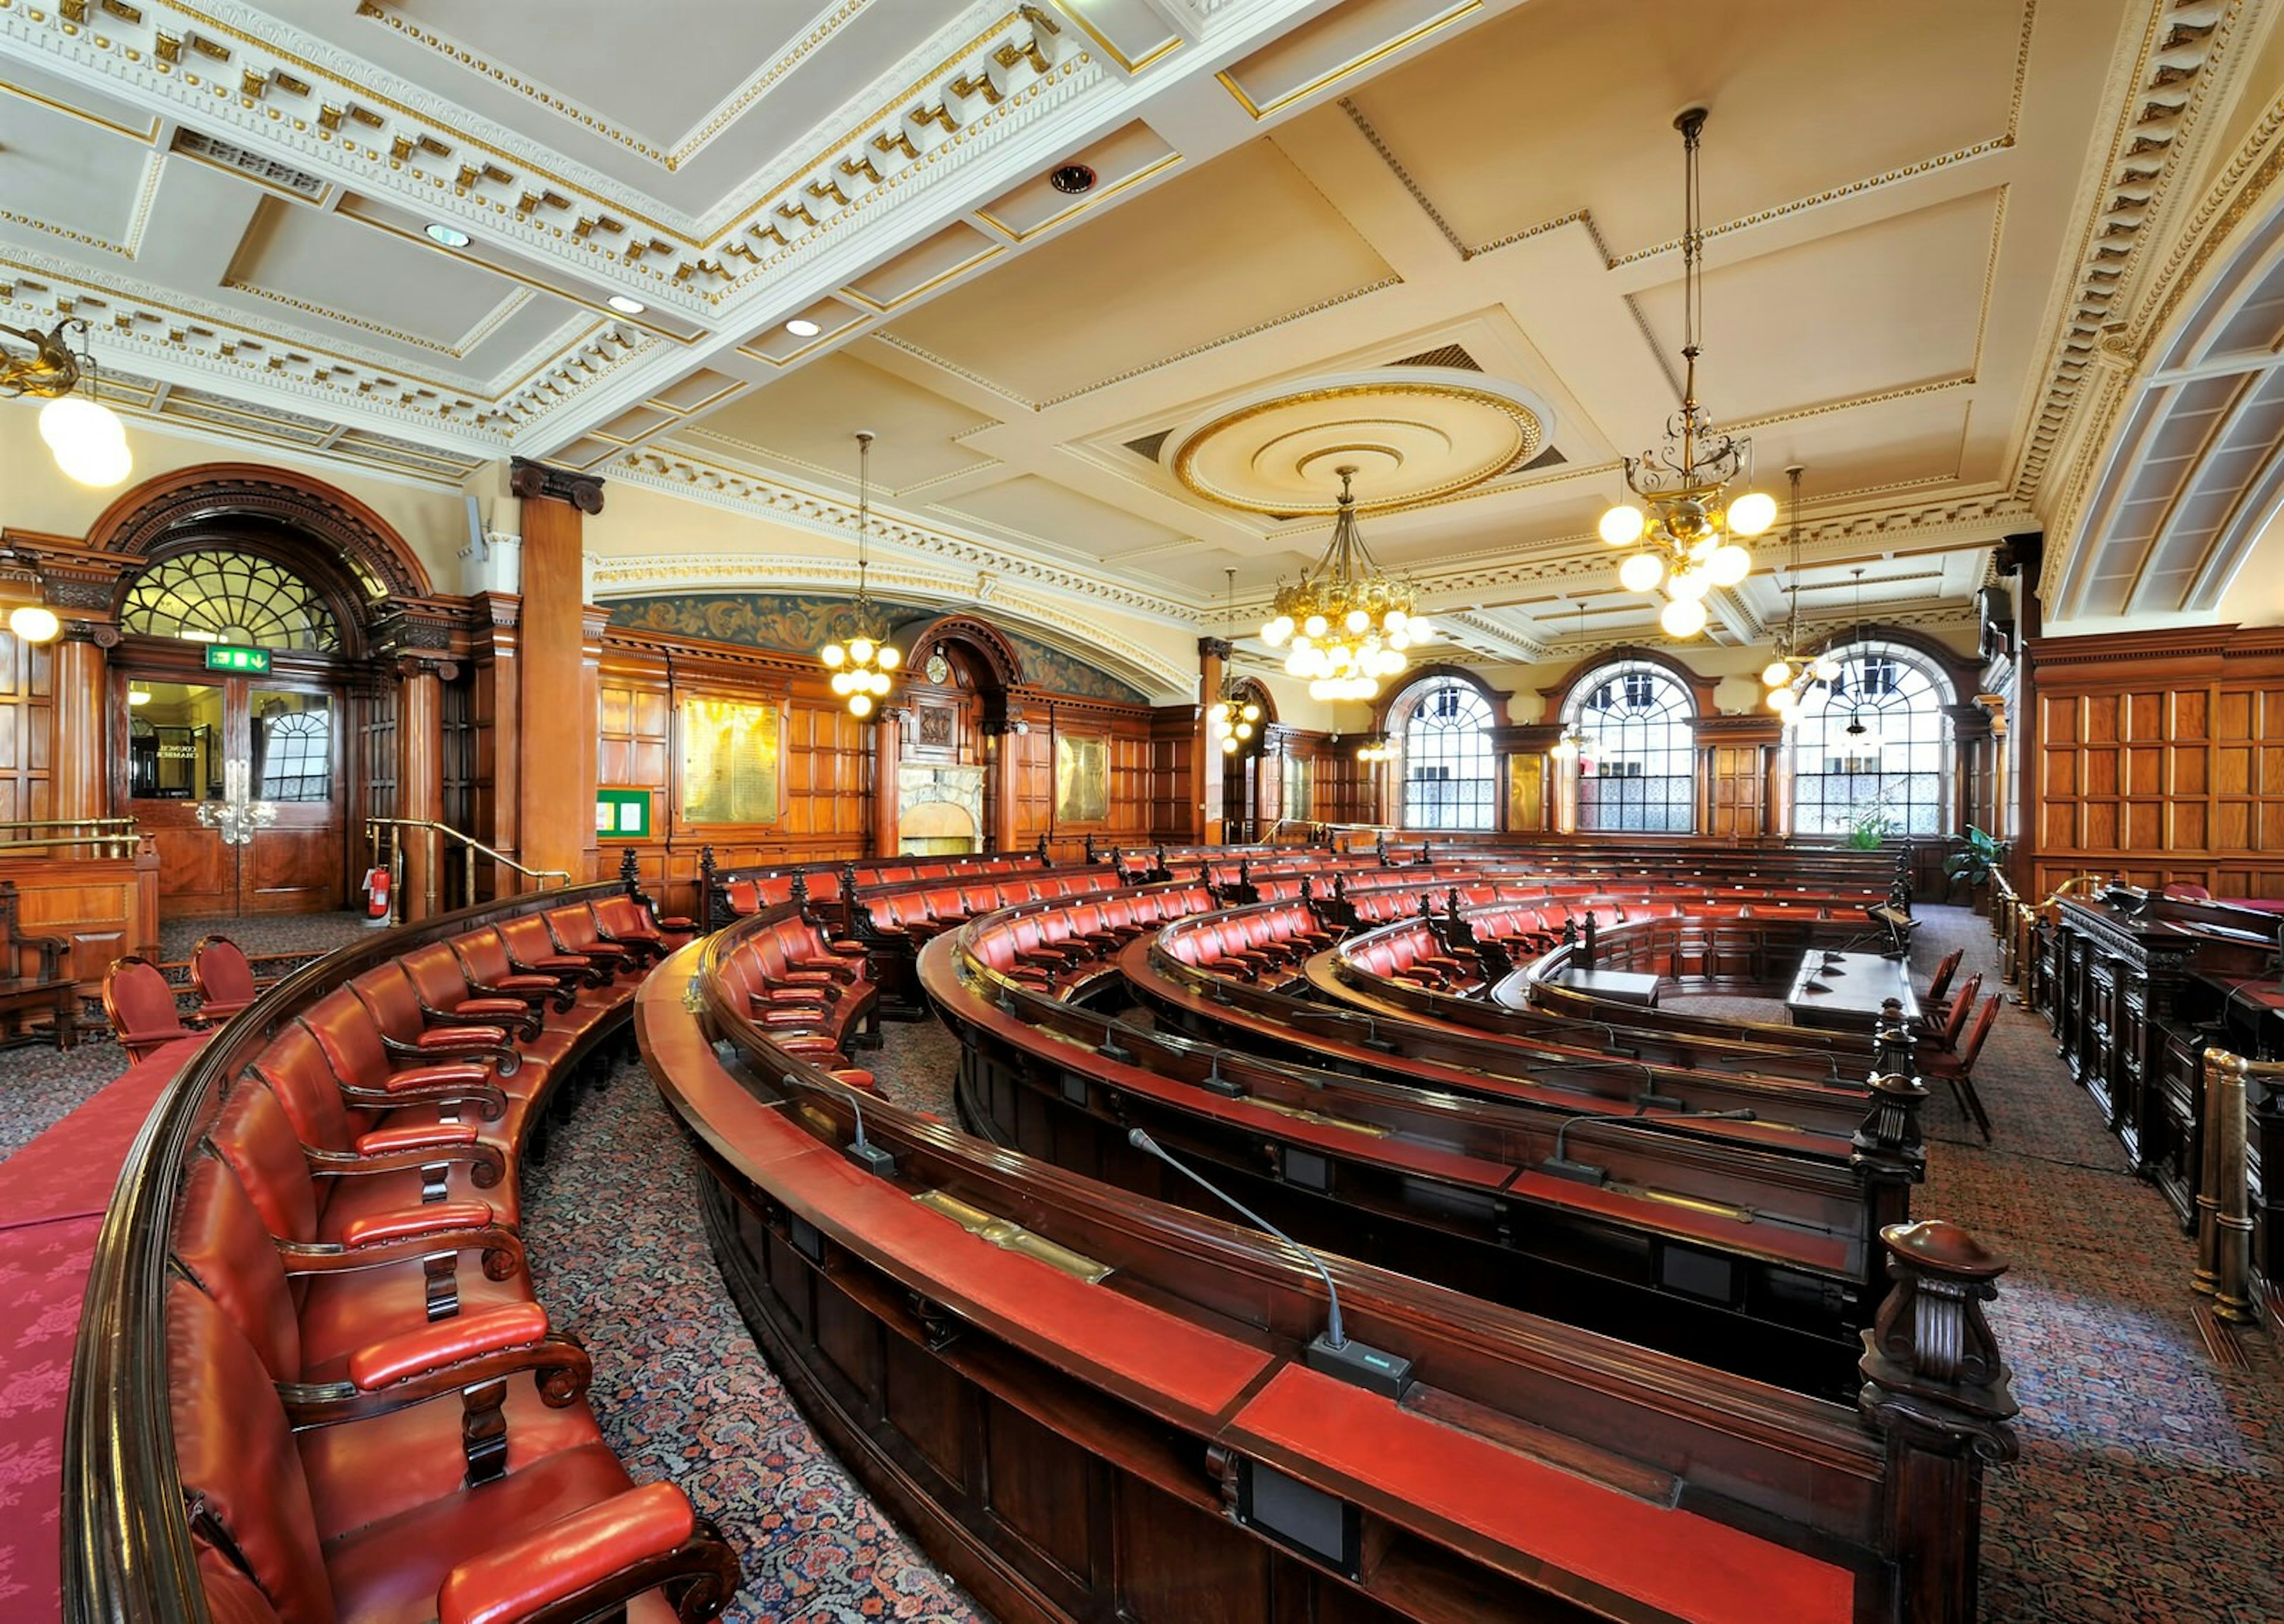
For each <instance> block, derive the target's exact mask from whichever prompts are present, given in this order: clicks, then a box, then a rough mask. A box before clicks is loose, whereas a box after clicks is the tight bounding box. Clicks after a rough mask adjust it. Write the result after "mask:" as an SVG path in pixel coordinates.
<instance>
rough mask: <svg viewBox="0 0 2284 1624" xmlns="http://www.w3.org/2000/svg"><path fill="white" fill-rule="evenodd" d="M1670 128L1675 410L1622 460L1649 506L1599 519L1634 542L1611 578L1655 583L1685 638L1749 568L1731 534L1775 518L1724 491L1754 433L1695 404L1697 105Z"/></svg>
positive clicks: (1607, 530) (1742, 471)
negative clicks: (1678, 215)
mask: <svg viewBox="0 0 2284 1624" xmlns="http://www.w3.org/2000/svg"><path fill="white" fill-rule="evenodd" d="M1673 127H1674V128H1675V129H1678V130H1679V131H1680V132H1681V144H1682V162H1683V177H1684V178H1683V191H1682V216H1683V225H1682V232H1681V293H1682V334H1683V337H1682V346H1681V358H1682V380H1683V381H1682V389H1681V410H1679V411H1678V412H1676V413H1674V415H1673V416H1672V417H1671V418H1670V419H1668V420H1667V423H1666V430H1665V449H1663V450H1662V451H1645V452H1643V453H1642V454H1641V456H1640V457H1628V458H1626V461H1625V478H1626V488H1627V489H1628V490H1630V491H1631V493H1632V494H1633V495H1634V496H1637V497H1639V498H1640V501H1641V502H1642V503H1644V504H1647V511H1644V510H1643V508H1642V507H1641V506H1638V505H1636V504H1634V503H1631V502H1620V503H1618V504H1616V505H1615V506H1613V507H1612V508H1611V509H1610V510H1609V511H1607V512H1606V513H1604V514H1603V515H1602V519H1601V523H1600V527H1599V528H1600V534H1601V537H1602V539H1603V540H1604V541H1605V542H1607V543H1609V544H1610V545H1611V546H1613V547H1635V546H1639V547H1640V549H1641V550H1640V551H1639V552H1635V553H1633V554H1631V556H1630V557H1628V558H1627V559H1626V561H1625V562H1624V563H1623V565H1621V566H1619V569H1618V581H1619V584H1621V585H1622V586H1623V587H1624V588H1625V589H1626V590H1627V591H1629V592H1641V593H1649V592H1654V591H1656V590H1658V589H1660V588H1661V587H1662V588H1663V589H1664V591H1665V595H1666V603H1665V606H1664V608H1663V609H1662V610H1661V611H1660V612H1659V614H1658V624H1659V625H1660V626H1661V627H1662V628H1663V629H1664V630H1665V633H1666V635H1667V636H1670V637H1676V638H1686V637H1693V636H1696V635H1697V634H1698V633H1699V632H1701V631H1703V630H1704V629H1705V624H1706V621H1707V620H1708V619H1709V616H1708V613H1707V611H1706V608H1705V600H1706V598H1707V597H1709V596H1710V595H1711V593H1712V591H1713V589H1715V588H1717V587H1733V586H1735V585H1736V584H1737V583H1738V582H1741V581H1742V580H1744V578H1745V577H1746V576H1747V575H1748V574H1751V573H1752V569H1753V555H1752V554H1751V553H1750V552H1748V551H1747V550H1745V549H1744V548H1743V547H1741V546H1740V545H1739V544H1738V543H1739V542H1740V540H1742V539H1744V538H1748V537H1751V536H1756V535H1760V534H1761V533H1762V532H1763V531H1764V530H1766V529H1767V528H1768V527H1770V526H1771V525H1772V524H1774V523H1775V522H1776V519H1777V504H1776V499H1775V498H1774V497H1773V496H1769V495H1767V494H1766V493H1765V492H1763V491H1757V490H1748V491H1745V492H1743V493H1742V494H1740V495H1739V496H1730V495H1729V487H1730V486H1731V485H1732V484H1733V483H1734V482H1735V481H1736V480H1737V479H1738V478H1739V477H1740V475H1742V476H1744V477H1745V478H1747V479H1748V480H1749V479H1750V477H1751V468H1752V449H1753V442H1752V441H1750V440H1748V439H1745V438H1742V437H1740V436H1738V435H1735V434H1719V433H1714V430H1713V422H1712V419H1711V418H1709V417H1708V416H1707V415H1706V412H1705V409H1704V408H1703V407H1701V406H1700V405H1699V404H1698V403H1697V357H1698V355H1699V354H1700V353H1701V349H1702V342H1701V340H1702V333H1703V324H1704V289H1703V271H1702V268H1701V260H1702V258H1703V254H1704V246H1705V228H1704V220H1703V214H1702V209H1701V204H1700V200H1699V196H1698V183H1697V152H1698V138H1699V137H1700V136H1701V135H1702V134H1703V132H1704V129H1705V109H1704V108H1702V107H1692V108H1690V109H1689V110H1688V111H1687V112H1686V113H1683V114H1682V115H1681V116H1680V117H1679V118H1677V119H1676V120H1674V121H1673Z"/></svg>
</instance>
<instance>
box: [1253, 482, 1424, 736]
mask: <svg viewBox="0 0 2284 1624" xmlns="http://www.w3.org/2000/svg"><path fill="white" fill-rule="evenodd" d="M1334 472H1336V473H1338V474H1339V475H1340V476H1341V496H1340V514H1339V517H1338V518H1337V519H1334V521H1333V539H1332V541H1331V542H1330V543H1327V544H1326V548H1325V555H1324V557H1322V558H1318V560H1317V564H1316V567H1315V568H1314V569H1312V570H1310V571H1309V572H1308V573H1307V574H1303V575H1302V577H1301V579H1300V580H1299V581H1298V582H1295V583H1294V584H1293V585H1291V586H1289V587H1280V588H1279V589H1278V592H1277V598H1276V602H1275V603H1274V604H1273V605H1271V609H1272V611H1273V613H1274V617H1275V618H1273V619H1272V620H1271V621H1270V622H1269V623H1268V624H1267V625H1265V626H1263V628H1262V629H1261V637H1262V641H1263V642H1264V643H1266V644H1269V646H1270V647H1271V648H1283V647H1284V646H1285V645H1286V644H1287V643H1290V644H1292V645H1293V652H1291V653H1290V654H1288V655H1287V656H1286V659H1285V669H1286V671H1287V674H1288V675H1293V676H1297V677H1302V678H1304V679H1306V681H1307V682H1308V684H1309V695H1310V698H1311V699H1371V698H1373V696H1374V695H1375V694H1377V693H1379V691H1380V684H1381V680H1382V679H1383V678H1386V677H1391V676H1395V675H1398V674H1399V673H1401V672H1402V671H1403V669H1404V665H1405V663H1406V661H1405V660H1404V651H1405V650H1406V649H1408V648H1410V647H1411V646H1412V644H1415V643H1424V642H1426V641H1427V639H1428V638H1429V637H1430V636H1433V635H1434V633H1435V628H1434V627H1432V626H1430V625H1429V624H1428V623H1427V621H1424V620H1420V619H1418V618H1416V617H1415V616H1414V615H1413V614H1412V603H1413V593H1412V588H1411V586H1410V584H1409V583H1408V582H1396V581H1393V580H1391V579H1389V578H1388V575H1387V574H1386V573H1385V572H1384V571H1382V570H1381V567H1380V566H1379V565H1377V564H1375V563H1374V562H1373V557H1372V554H1371V552H1370V551H1369V550H1366V548H1365V544H1364V537H1363V536H1362V535H1358V534H1357V521H1356V496H1355V494H1354V493H1353V492H1352V491H1351V490H1350V489H1349V484H1350V481H1352V480H1354V479H1355V477H1356V469H1355V468H1354V467H1351V466H1342V467H1340V468H1337V469H1335V470H1334Z"/></svg>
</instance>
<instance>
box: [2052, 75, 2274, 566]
mask: <svg viewBox="0 0 2284 1624" xmlns="http://www.w3.org/2000/svg"><path fill="white" fill-rule="evenodd" d="M2280 133H2284V99H2279V100H2277V101H2274V102H2272V103H2271V104H2270V105H2269V106H2268V108H2267V110H2266V112H2265V113H2263V115H2262V116H2261V119H2260V121H2259V122H2258V123H2257V124H2256V125H2255V126H2254V128H2253V129H2252V131H2251V132H2250V134H2249V136H2247V137H2246V138H2245V140H2244V141H2243V143H2242V144H2241V145H2239V147H2238V148H2237V150H2236V151H2235V152H2233V153H2232V154H2231V155H2230V158H2229V160H2228V162H2227V163H2226V164H2225V166H2223V168H2221V170H2220V172H2219V174H2218V176H2216V178H2215V179H2214V180H2213V182H2212V183H2211V184H2210V186H2208V187H2207V188H2206V190H2205V193H2204V196H2203V197H2202V199H2199V201H2198V203H2197V206H2196V207H2195V209H2194V212H2193V213H2192V215H2191V217H2190V222H2189V224H2188V227H2187V228H2186V230H2183V231H2182V232H2181V234H2180V235H2179V236H2178V238H2176V239H2175V241H2174V243H2173V247H2172V252H2171V254H2169V255H2168V257H2167V259H2166V262H2165V263H2164V265H2163V267H2161V268H2160V269H2158V271H2157V272H2156V273H2155V275H2154V276H2153V277H2151V279H2150V282H2149V285H2148V288H2147V292H2146V293H2145V296H2144V298H2143V300H2142V301H2141V304H2140V307H2139V309H2138V310H2137V311H2136V312H2135V314H2134V316H2133V318H2132V320H2131V323H2130V324H2128V325H2127V326H2126V327H2125V329H2124V331H2123V332H2105V333H2104V334H2102V336H2101V337H2100V340H2098V341H2097V342H2096V344H2095V346H2094V349H2093V359H2094V362H2095V367H2094V374H2095V378H2096V383H2095V386H2094V387H2095V397H2094V399H2093V401H2092V403H2091V404H2090V405H2089V406H2087V407H2086V408H2085V412H2084V416H2085V422H2084V424H2083V425H2082V426H2080V427H2079V428H2077V430H2076V446H2077V453H2076V455H2075V456H2074V457H2072V458H2071V462H2070V466H2069V470H2068V472H2067V474H2066V476H2065V477H2064V478H2063V479H2061V480H2059V481H2057V482H2056V485H2055V488H2054V489H2053V491H2052V493H2051V501H2050V503H2049V504H2048V507H2047V511H2048V513H2049V516H2050V519H2051V523H2050V526H2049V532H2050V534H2052V535H2062V536H2069V537H2072V538H2076V537H2077V536H2078V535H2080V533H2081V530H2082V527H2083V526H2084V523H2085V518H2086V511H2085V510H2086V507H2087V505H2088V504H2090V503H2091V502H2092V498H2093V494H2094V489H2095V485H2096V476H2097V473H2098V472H2099V470H2100V467H2101V465H2102V461H2103V459H2104V458H2105V457H2108V454H2109V452H2110V451H2111V449H2112V447H2111V443H2110V442H2111V438H2112V436H2113V435H2114V434H2115V433H2116V428H2117V419H2118V418H2119V417H2120V415H2121V414H2122V413H2123V412H2124V410H2125V409H2126V407H2127V405H2128V404H2129V403H2130V402H2131V401H2132V400H2133V399H2134V397H2135V396H2136V395H2138V394H2139V393H2140V390H2141V388H2142V382H2141V371H2142V366H2143V363H2144V362H2145V361H2146V360H2147V357H2148V356H2149V355H2150V354H2151V353H2152V352H2153V350H2154V349H2155V347H2156V346H2157V345H2158V344H2159V343H2160V342H2161V341H2162V340H2166V339H2167V338H2168V337H2169V336H2170V334H2171V328H2172V324H2173V322H2174V320H2175V318H2176V316H2178V313H2179V309H2180V306H2181V301H2183V300H2184V299H2185V298H2186V297H2187V296H2188V294H2189V293H2191V292H2192V291H2194V290H2197V289H2198V288H2199V287H2200V285H2201V283H2202V278H2203V276H2204V273H2205V271H2206V269H2207V268H2208V267H2209V266H2210V263H2211V262H2212V258H2213V256H2214V254H2216V253H2218V251H2219V250H2220V249H2221V248H2222V247H2223V246H2225V245H2226V244H2228V242H2229V241H2230V239H2231V238H2233V236H2234V234H2235V232H2236V230H2237V228H2238V227H2239V226H2241V225H2242V224H2243V223H2244V222H2245V220H2246V218H2247V217H2248V216H2249V215H2251V214H2252V213H2253V212H2254V211H2255V210H2256V209H2257V210H2260V211H2263V212H2265V211H2266V210H2267V209H2269V208H2272V207H2274V206H2275V203H2276V193H2277V191H2278V188H2279V186H2280V184H2284V143H2280V142H2279V139H2278V137H2279V135H2280ZM2076 550H2077V549H2076V547H2075V545H2072V546H2070V547H2066V548H2065V547H2053V546H2049V547H2048V548H2047V549H2046V551H2045V557H2044V558H2043V559H2042V561H2041V565H2040V569H2039V576H2040V580H2039V593H2040V596H2041V597H2056V596H2057V595H2058V594H2059V593H2060V592H2061V587H2062V582H2063V576H2064V575H2065V574H2066V573H2067V570H2068V566H2069V559H2070V557H2071V556H2072V555H2074V554H2075V552H2076Z"/></svg>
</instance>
